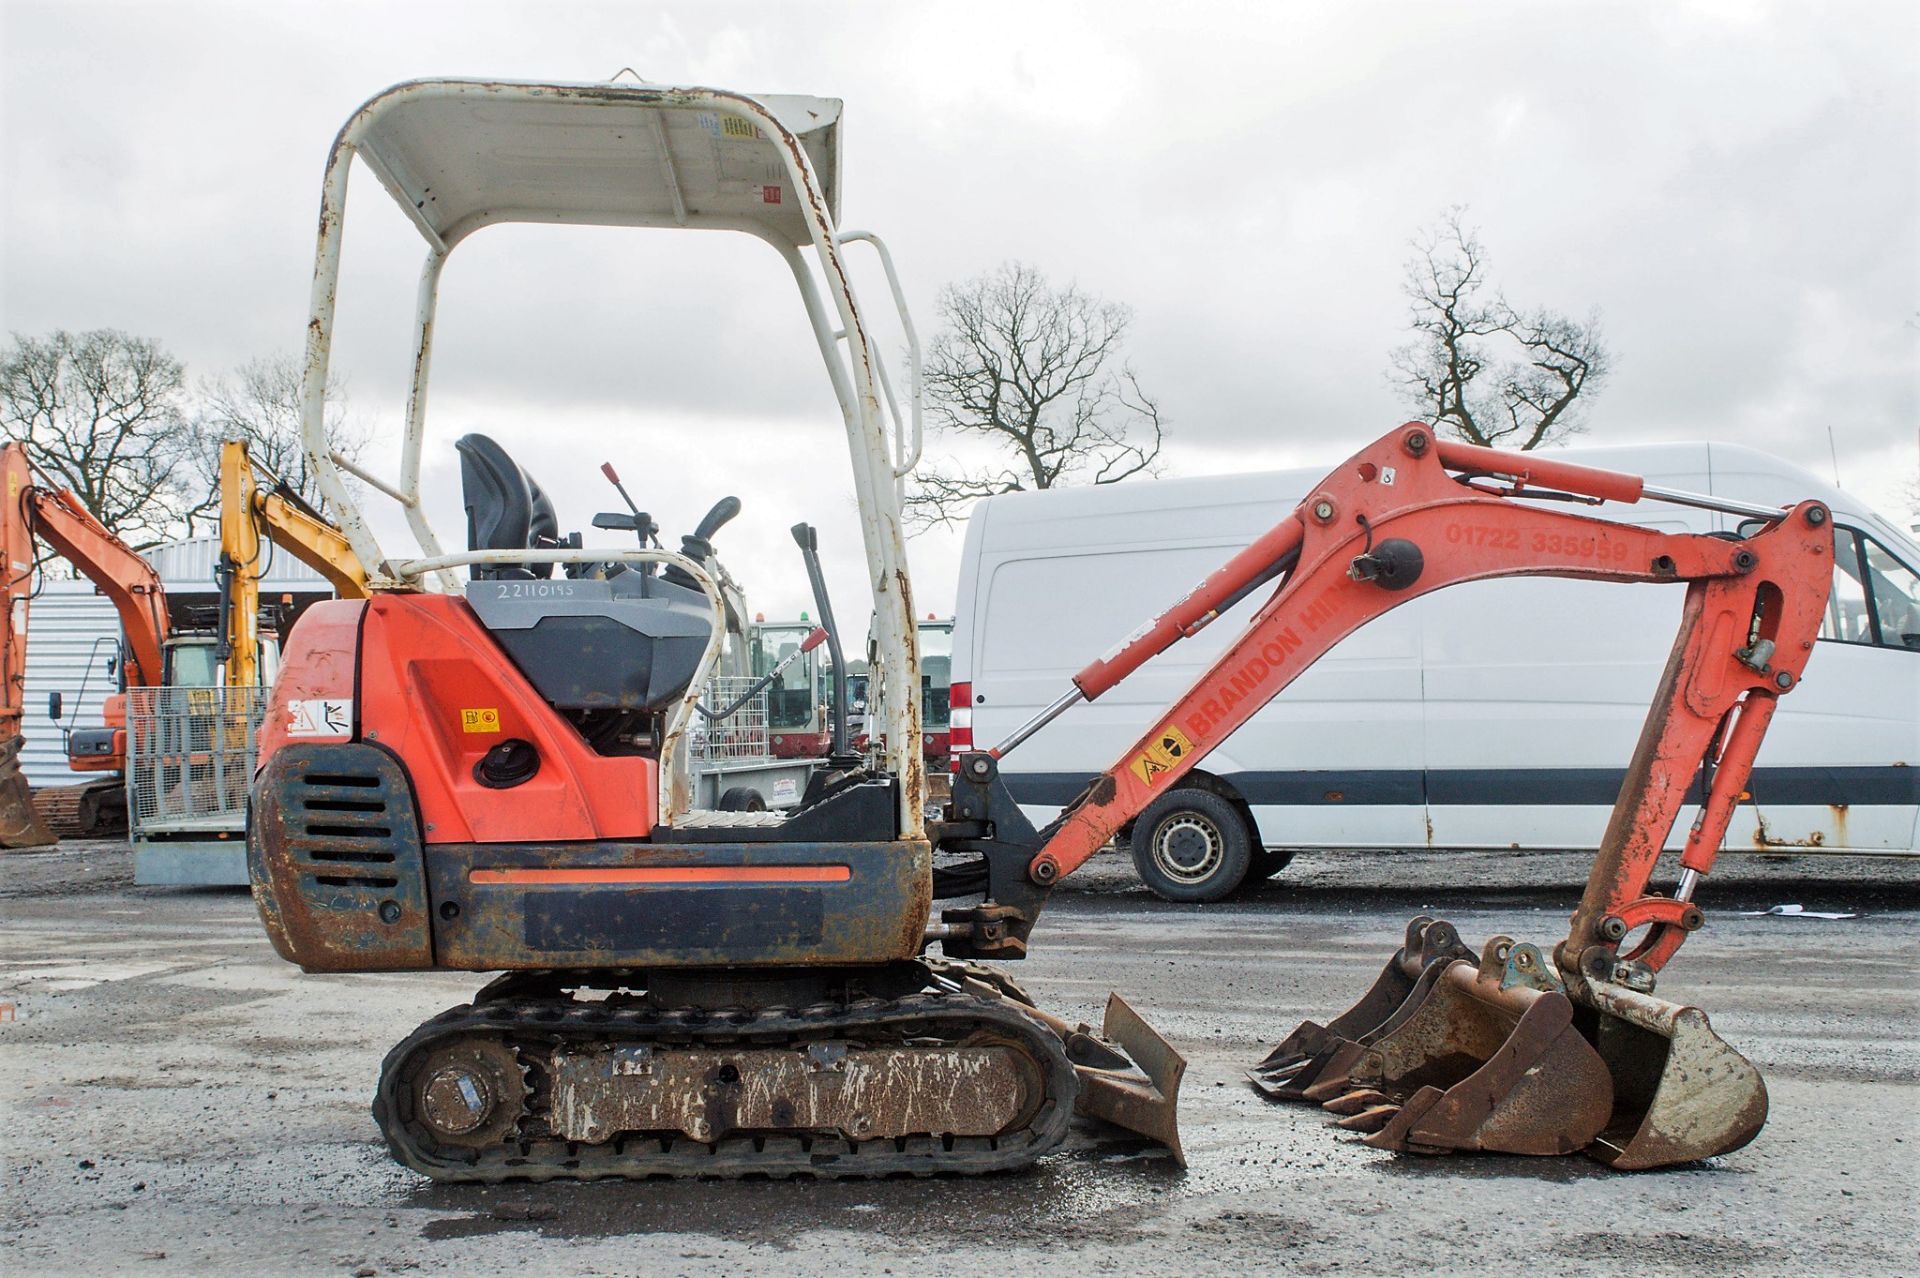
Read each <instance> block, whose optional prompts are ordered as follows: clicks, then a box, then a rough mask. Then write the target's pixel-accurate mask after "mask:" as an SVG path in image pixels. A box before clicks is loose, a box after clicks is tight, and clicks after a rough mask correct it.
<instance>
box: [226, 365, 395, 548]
mask: <svg viewBox="0 0 1920 1278" xmlns="http://www.w3.org/2000/svg"><path fill="white" fill-rule="evenodd" d="M302 377H303V372H302V368H301V365H300V361H299V360H298V359H296V358H294V357H293V356H290V355H280V356H275V357H272V358H268V359H254V360H249V361H248V362H247V363H245V364H242V365H241V366H240V367H239V368H238V369H237V370H235V371H234V372H233V373H232V374H231V375H229V376H226V377H218V378H214V379H211V380H209V381H205V382H202V383H201V385H200V387H199V405H198V407H197V410H196V413H195V418H194V423H193V425H194V434H195V436H196V442H195V449H194V454H195V458H196V460H197V461H198V462H199V464H200V466H201V468H202V474H203V477H204V478H205V480H206V482H207V484H208V485H209V486H210V487H213V486H217V485H218V483H219V459H220V445H221V444H222V443H223V442H225V441H226V440H229V439H238V440H243V441H245V443H246V445H247V454H248V456H249V457H251V458H252V459H253V462H254V464H255V465H256V466H258V467H259V468H260V469H261V470H263V471H265V472H266V473H267V474H269V475H271V476H273V477H274V478H275V479H277V480H279V481H280V482H282V483H284V484H285V485H286V486H287V487H288V488H290V489H292V490H293V491H294V492H295V493H298V494H299V495H300V497H301V499H302V500H304V501H305V502H306V503H307V504H308V505H309V506H311V507H313V508H314V509H315V510H324V509H325V504H324V499H323V498H322V496H321V493H320V486H319V484H317V483H316V482H315V481H314V478H313V471H312V469H311V467H310V465H309V464H308V461H307V452H306V448H305V446H304V445H303V444H302V442H301V438H300V421H301V416H302V399H303V395H302V391H303V382H302ZM327 438H328V440H329V441H330V442H331V443H332V445H333V449H334V451H335V452H337V453H339V454H340V455H342V456H344V457H346V458H348V459H349V460H357V459H358V458H359V457H360V455H361V454H362V453H364V452H365V451H366V447H367V444H368V443H369V441H370V439H371V434H370V432H369V431H368V430H367V429H366V428H365V427H364V426H360V425H357V424H355V423H354V422H353V421H352V420H351V418H350V417H349V415H348V412H347V407H346V391H345V388H344V387H343V386H342V385H341V384H340V383H339V382H338V381H337V380H336V379H334V378H329V379H328V381H327Z"/></svg>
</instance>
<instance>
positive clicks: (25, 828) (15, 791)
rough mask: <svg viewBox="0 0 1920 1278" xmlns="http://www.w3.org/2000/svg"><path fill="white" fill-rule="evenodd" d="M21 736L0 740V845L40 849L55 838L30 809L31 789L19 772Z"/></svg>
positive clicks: (32, 809) (50, 843) (23, 740)
mask: <svg viewBox="0 0 1920 1278" xmlns="http://www.w3.org/2000/svg"><path fill="white" fill-rule="evenodd" d="M25 744H26V741H25V739H24V738H22V737H19V736H13V737H9V738H8V739H7V740H6V741H5V742H0V848H44V847H48V846H50V845H52V844H54V843H57V842H59V840H58V839H57V838H56V837H55V836H54V833H53V831H52V830H49V829H48V828H47V825H46V822H44V821H42V820H41V819H40V814H39V813H38V812H36V811H34V807H33V790H32V787H30V786H29V785H28V784H27V778H26V777H25V776H23V775H22V774H21V772H20V748H21V747H22V746H24V745H25Z"/></svg>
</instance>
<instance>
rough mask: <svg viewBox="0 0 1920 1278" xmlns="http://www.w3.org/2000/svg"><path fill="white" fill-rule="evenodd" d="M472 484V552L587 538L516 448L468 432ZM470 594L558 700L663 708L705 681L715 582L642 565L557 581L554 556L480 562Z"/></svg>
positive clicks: (465, 450) (566, 707)
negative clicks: (706, 584) (648, 571)
mask: <svg viewBox="0 0 1920 1278" xmlns="http://www.w3.org/2000/svg"><path fill="white" fill-rule="evenodd" d="M454 447H455V448H456V449H458V450H459V453H460V486H461V492H462V495H463V497H464V498H465V500H466V504H467V547H468V549H470V550H526V549H533V548H551V547H558V546H566V545H571V546H578V545H579V544H580V541H579V538H578V537H572V536H570V537H568V538H566V539H564V540H563V539H562V538H561V537H560V522H559V520H558V519H557V518H556V517H555V515H554V510H553V503H552V502H551V501H550V500H548V498H547V495H546V494H545V493H543V492H541V491H540V485H538V484H536V483H534V482H533V479H532V477H531V476H529V475H528V474H527V472H526V471H524V470H522V469H521V468H520V466H519V464H518V463H517V462H515V461H514V460H513V458H511V457H509V456H508V455H507V451H506V449H504V448H502V447H500V445H498V444H496V443H495V442H494V441H493V440H491V439H489V438H487V437H486V436H485V435H463V436H462V437H461V438H460V439H459V441H458V442H456V443H455V444H454ZM469 577H470V579H469V580H468V582H467V591H466V594H467V603H468V605H469V606H470V607H471V608H472V609H473V611H474V615H475V616H476V617H478V618H479V621H480V624H481V625H483V626H485V627H486V628H487V631H488V633H489V634H491V635H492V636H493V638H494V640H495V642H497V643H498V644H499V645H500V647H501V648H502V649H503V650H505V652H506V654H507V656H508V657H509V658H510V659H511V660H512V661H513V664H514V665H515V666H517V667H519V669H520V672H521V673H522V674H524V675H525V676H526V678H527V681H528V682H529V683H531V684H532V685H533V686H534V688H535V689H536V690H537V691H538V692H539V693H540V695H541V697H542V698H544V699H545V700H546V702H547V704H549V705H551V706H553V707H554V708H555V709H556V710H561V711H576V710H629V711H632V710H637V711H643V712H649V713H657V712H659V711H662V710H665V709H666V708H667V707H669V706H670V705H672V704H673V703H674V702H675V701H676V700H677V699H678V698H679V697H680V695H681V694H682V693H684V692H685V691H686V690H687V687H688V685H689V684H691V683H692V682H693V678H694V676H695V675H696V674H697V673H698V671H699V668H700V659H701V656H702V655H703V654H704V653H705V651H706V646H707V640H708V637H709V636H711V635H712V633H713V614H712V608H711V606H710V605H709V603H708V601H707V596H706V592H705V591H703V590H700V589H699V588H698V587H697V586H695V587H694V588H691V589H690V588H688V587H685V586H680V585H676V584H674V583H672V582H668V581H664V580H662V579H660V578H658V577H650V576H646V575H643V574H641V573H637V572H623V573H620V574H619V575H618V576H616V577H614V578H613V579H611V580H597V579H575V578H564V579H562V580H557V581H556V580H551V578H552V577H553V565H552V564H529V563H506V564H474V565H473V566H472V568H471V570H470V573H469Z"/></svg>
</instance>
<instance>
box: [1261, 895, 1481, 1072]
mask: <svg viewBox="0 0 1920 1278" xmlns="http://www.w3.org/2000/svg"><path fill="white" fill-rule="evenodd" d="M1469 957H1471V952H1470V951H1469V950H1468V949H1467V948H1466V947H1465V946H1464V945H1462V944H1461V943H1460V934H1459V933H1458V932H1457V931H1455V930H1454V927H1453V925H1452V924H1450V923H1446V922H1443V921H1441V920H1437V919H1431V918H1428V917H1427V916H1426V915H1420V916H1419V917H1417V918H1415V919H1413V920H1412V921H1411V922H1410V923H1408V924H1407V936H1406V940H1405V942H1403V943H1402V944H1401V946H1400V948H1399V949H1398V950H1397V951H1395V952H1394V955H1393V957H1392V958H1390V959H1388V960H1387V965H1386V966H1385V967H1383V968H1381V969H1380V975H1379V976H1378V977H1376V978H1374V982H1373V986H1372V987H1371V988H1370V989H1368V990H1367V992H1366V993H1365V994H1363V995H1361V996H1360V1001H1359V1002H1357V1003H1355V1004H1354V1005H1353V1006H1352V1007H1349V1008H1348V1009H1347V1010H1346V1011H1344V1012H1342V1013H1340V1015H1338V1016H1336V1017H1334V1018H1333V1019H1332V1020H1331V1021H1328V1022H1327V1023H1326V1024H1325V1025H1320V1024H1317V1023H1315V1022H1313V1021H1302V1022H1301V1023H1300V1025H1299V1027H1298V1028H1297V1029H1295V1030H1294V1031H1293V1033H1291V1034H1289V1035H1287V1036H1286V1037H1285V1038H1284V1039H1282V1040H1281V1041H1280V1044H1279V1046H1277V1047H1275V1048H1274V1049H1273V1050H1272V1051H1271V1052H1268V1053H1267V1055H1266V1057H1265V1059H1263V1060H1262V1061H1261V1062H1260V1063H1259V1064H1258V1065H1255V1066H1254V1067H1253V1068H1252V1069H1250V1070H1248V1071H1247V1080H1248V1081H1249V1082H1251V1083H1252V1084H1253V1085H1254V1086H1255V1087H1257V1088H1259V1089H1260V1090H1261V1091H1262V1092H1265V1093H1266V1094H1267V1095H1268V1096H1270V1097H1272V1098H1273V1099H1275V1100H1300V1099H1303V1098H1304V1097H1305V1096H1306V1092H1307V1089H1308V1088H1309V1087H1312V1086H1313V1085H1314V1084H1315V1083H1317V1082H1319V1081H1320V1080H1321V1079H1322V1078H1323V1077H1324V1076H1325V1073H1326V1070H1327V1067H1328V1065H1329V1063H1330V1062H1331V1061H1332V1060H1333V1059H1334V1057H1335V1056H1337V1055H1339V1054H1340V1053H1341V1051H1342V1049H1343V1048H1352V1047H1355V1046H1356V1045H1358V1044H1359V1043H1361V1042H1362V1041H1364V1040H1365V1039H1366V1038H1367V1036H1369V1035H1370V1034H1373V1033H1375V1032H1377V1031H1378V1030H1380V1029H1381V1028H1382V1027H1383V1026H1384V1025H1385V1023H1386V1022H1387V1021H1388V1020H1389V1019H1390V1018H1391V1017H1392V1016H1393V1014H1394V1013H1395V1012H1396V1011H1398V1010H1399V1008H1400V1007H1401V1006H1402V1005H1404V1004H1405V1003H1406V1001H1407V998H1408V996H1409V995H1411V994H1412V993H1413V990H1414V986H1415V985H1416V984H1417V983H1418V982H1419V980H1420V975H1421V973H1422V972H1424V971H1426V970H1427V969H1428V968H1429V967H1431V966H1432V965H1433V964H1435V963H1438V962H1440V961H1441V960H1442V959H1455V958H1469Z"/></svg>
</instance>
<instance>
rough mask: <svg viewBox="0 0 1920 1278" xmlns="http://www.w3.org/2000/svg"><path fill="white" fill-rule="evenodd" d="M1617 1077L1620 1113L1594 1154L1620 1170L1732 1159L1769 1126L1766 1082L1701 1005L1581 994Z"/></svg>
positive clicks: (1603, 990) (1626, 993)
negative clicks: (1721, 1156)
mask: <svg viewBox="0 0 1920 1278" xmlns="http://www.w3.org/2000/svg"><path fill="white" fill-rule="evenodd" d="M1576 998H1577V999H1578V1000H1579V1003H1580V1005H1581V1006H1580V1013H1581V1017H1580V1019H1581V1020H1582V1021H1583V1022H1585V1032H1586V1033H1587V1034H1588V1036H1589V1037H1590V1038H1591V1039H1592V1040H1593V1044H1594V1047H1595V1049H1596V1050H1597V1051H1598V1052H1599V1053H1600V1057H1601V1059H1602V1060H1604V1061H1605V1062H1606V1063H1607V1070H1608V1072H1609V1073H1610V1074H1611V1075H1612V1077H1613V1113H1612V1114H1611V1115H1610V1116H1609V1118H1608V1120H1607V1125H1606V1127H1605V1129H1604V1130H1602V1131H1601V1133H1600V1135H1599V1136H1598V1137H1596V1138H1595V1140H1594V1142H1593V1143H1592V1144H1591V1145H1589V1146H1587V1153H1589V1154H1591V1155H1593V1157H1595V1158H1597V1159H1599V1160H1600V1161H1601V1162H1603V1163H1606V1164H1608V1165H1610V1166H1613V1167H1617V1168H1619V1169H1620V1170H1622V1171H1640V1170H1644V1169H1646V1168H1649V1167H1666V1166H1670V1165H1671V1164H1673V1163H1685V1162H1692V1161H1693V1160H1695V1159H1699V1158H1711V1157H1713V1156H1714V1155H1715V1154H1725V1153H1731V1152H1732V1151H1733V1150H1736V1149H1739V1148H1740V1147H1741V1146H1742V1145H1745V1144H1746V1143H1747V1142H1748V1141H1750V1140H1752V1139H1753V1138H1754V1137H1755V1136H1757V1135H1759V1134H1760V1129H1761V1128H1762V1127H1763V1126H1765V1125H1766V1121H1767V1085H1766V1082H1765V1081H1764V1080H1763V1079H1762V1078H1761V1077H1760V1071H1759V1070H1758V1069H1756V1068H1754V1064H1753V1062H1752V1061H1750V1060H1748V1059H1747V1058H1746V1057H1744V1056H1742V1055H1741V1054H1740V1053H1739V1052H1736V1051H1735V1050H1733V1048H1732V1047H1730V1046H1728V1044H1727V1042H1726V1040H1725V1039H1723V1038H1721V1037H1720V1036H1719V1035H1718V1034H1716V1033H1714V1032H1713V1026H1712V1025H1711V1024H1709V1023H1708V1021H1707V1014H1706V1013H1705V1012H1703V1011H1701V1010H1700V1009H1699V1008H1697V1007H1688V1006H1685V1005H1682V1004H1679V1003H1669V1002H1667V1001H1666V1000H1665V999H1658V998H1654V997H1653V996H1652V995H1650V994H1640V993H1636V992H1635V991H1633V990H1629V989H1623V988H1621V987H1620V986H1617V985H1602V986H1590V987H1588V988H1586V989H1584V990H1580V991H1578V992H1577V993H1576Z"/></svg>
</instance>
